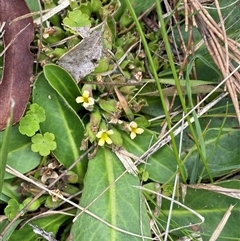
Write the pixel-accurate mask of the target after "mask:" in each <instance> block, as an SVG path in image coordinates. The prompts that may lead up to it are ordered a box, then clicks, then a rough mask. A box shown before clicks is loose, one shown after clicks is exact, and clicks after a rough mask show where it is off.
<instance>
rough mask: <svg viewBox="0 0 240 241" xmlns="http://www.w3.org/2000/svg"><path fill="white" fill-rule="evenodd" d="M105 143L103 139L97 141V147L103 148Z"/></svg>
mask: <svg viewBox="0 0 240 241" xmlns="http://www.w3.org/2000/svg"><path fill="white" fill-rule="evenodd" d="M104 143H105V140H104V139H103V138H101V139H100V140H99V141H98V145H99V146H103V145H104Z"/></svg>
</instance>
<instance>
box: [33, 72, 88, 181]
mask: <svg viewBox="0 0 240 241" xmlns="http://www.w3.org/2000/svg"><path fill="white" fill-rule="evenodd" d="M33 101H34V103H37V104H38V105H39V106H41V107H42V108H43V109H44V110H45V114H46V120H45V121H44V122H43V123H41V124H40V130H41V132H42V133H43V134H44V133H45V132H51V133H53V134H54V135H55V141H56V143H57V148H56V149H55V150H54V151H53V154H54V155H55V156H56V158H57V159H58V161H59V162H60V163H62V164H63V165H64V167H66V168H67V167H69V166H70V165H71V164H72V163H73V162H74V161H75V160H77V158H78V157H79V156H80V155H81V154H82V151H80V146H81V142H82V139H83V137H84V125H83V123H82V121H81V120H80V118H79V117H78V115H77V114H76V112H75V111H74V110H73V109H72V108H71V107H70V106H69V105H68V103H67V102H66V101H65V100H64V99H63V98H62V97H61V96H60V95H59V94H58V93H57V92H56V91H55V90H54V89H53V88H52V87H51V86H50V85H49V83H48V82H47V80H46V79H45V77H44V75H43V74H40V75H39V76H38V78H37V80H36V82H35V84H34V88H33ZM85 169H86V161H81V162H79V163H78V164H77V166H76V168H75V171H76V173H77V174H78V175H79V177H80V179H82V178H83V176H84V173H85Z"/></svg>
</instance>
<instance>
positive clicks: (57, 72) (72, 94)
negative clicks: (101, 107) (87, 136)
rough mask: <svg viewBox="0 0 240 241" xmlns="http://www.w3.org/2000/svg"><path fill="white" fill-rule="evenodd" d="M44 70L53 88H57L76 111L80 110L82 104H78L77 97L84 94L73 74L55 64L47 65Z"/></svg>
mask: <svg viewBox="0 0 240 241" xmlns="http://www.w3.org/2000/svg"><path fill="white" fill-rule="evenodd" d="M43 71H44V75H45V77H46V79H47V81H48V83H49V84H50V85H51V86H52V88H53V89H54V90H56V91H57V93H58V94H59V95H60V96H61V97H62V98H63V99H64V100H65V101H67V102H68V104H69V105H70V106H71V107H72V108H73V109H74V110H75V111H78V110H79V109H80V108H81V105H79V104H77V102H76V98H77V97H78V96H81V95H82V94H81V91H80V89H79V87H78V85H77V84H76V82H75V81H74V80H73V78H72V77H71V75H70V74H69V73H68V72H66V71H65V70H64V69H63V68H61V67H59V66H58V65H55V64H47V65H45V66H44V68H43Z"/></svg>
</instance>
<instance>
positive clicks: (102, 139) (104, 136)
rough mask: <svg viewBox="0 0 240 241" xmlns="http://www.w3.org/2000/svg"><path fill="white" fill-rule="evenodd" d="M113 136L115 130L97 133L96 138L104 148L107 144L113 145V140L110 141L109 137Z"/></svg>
mask: <svg viewBox="0 0 240 241" xmlns="http://www.w3.org/2000/svg"><path fill="white" fill-rule="evenodd" d="M112 134H113V130H108V131H107V130H101V131H99V132H98V133H97V135H96V137H97V138H98V139H99V141H98V145H99V146H103V145H104V143H105V142H107V144H109V145H110V144H112V140H111V139H110V137H109V135H112Z"/></svg>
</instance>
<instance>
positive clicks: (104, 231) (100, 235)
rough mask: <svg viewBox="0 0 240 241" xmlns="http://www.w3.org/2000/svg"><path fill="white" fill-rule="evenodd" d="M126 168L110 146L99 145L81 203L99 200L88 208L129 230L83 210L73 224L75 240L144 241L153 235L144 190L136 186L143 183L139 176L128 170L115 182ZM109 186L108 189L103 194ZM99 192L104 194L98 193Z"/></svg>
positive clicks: (89, 168) (89, 167) (85, 183)
mask: <svg viewBox="0 0 240 241" xmlns="http://www.w3.org/2000/svg"><path fill="white" fill-rule="evenodd" d="M124 171H125V169H124V167H123V165H122V164H121V162H120V161H119V160H118V158H117V157H116V155H115V154H114V153H112V152H111V151H110V150H109V149H107V148H99V149H98V151H97V153H96V155H95V157H94V158H93V159H92V160H91V161H90V162H89V165H88V171H87V173H86V176H85V179H84V189H83V194H82V197H81V199H80V205H81V206H82V207H86V206H87V205H89V204H90V203H91V202H92V201H93V200H95V199H96V200H95V201H94V203H92V204H91V205H90V207H88V208H87V210H88V211H91V212H92V213H94V214H95V215H97V216H98V217H99V218H100V219H103V220H104V221H105V222H107V223H108V224H111V225H113V226H114V227H116V228H120V229H122V230H125V231H126V232H129V233H124V232H122V231H118V230H116V229H114V227H109V226H108V225H106V224H105V223H103V222H102V221H101V220H98V219H96V218H95V217H92V216H90V215H89V214H87V213H85V212H83V213H81V215H80V216H79V217H78V218H77V220H76V221H75V223H74V224H73V227H72V234H73V240H79V241H81V240H84V241H85V240H98V241H105V240H106V239H107V240H108V241H116V240H131V241H135V240H139V241H140V240H141V241H142V240H143V238H141V237H142V236H145V237H146V236H147V237H148V238H149V237H151V234H150V227H149V219H148V217H147V211H146V207H145V203H144V199H143V196H142V193H141V191H140V190H139V189H137V188H135V187H134V186H139V185H140V183H139V180H138V178H137V177H135V176H133V175H131V174H128V173H126V174H124V175H123V176H122V177H121V178H120V179H119V180H117V181H116V182H115V183H114V181H115V180H116V179H117V178H118V177H119V176H120V175H121V174H122V173H123V172H124ZM110 185H111V186H110ZM109 186H110V187H109ZM106 188H108V189H107V190H106V192H104V193H103V194H102V192H103V191H104V190H105V189H106ZM100 194H102V195H101V196H99V195H100Z"/></svg>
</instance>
